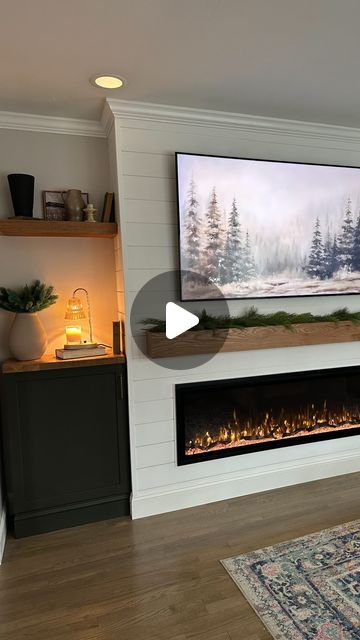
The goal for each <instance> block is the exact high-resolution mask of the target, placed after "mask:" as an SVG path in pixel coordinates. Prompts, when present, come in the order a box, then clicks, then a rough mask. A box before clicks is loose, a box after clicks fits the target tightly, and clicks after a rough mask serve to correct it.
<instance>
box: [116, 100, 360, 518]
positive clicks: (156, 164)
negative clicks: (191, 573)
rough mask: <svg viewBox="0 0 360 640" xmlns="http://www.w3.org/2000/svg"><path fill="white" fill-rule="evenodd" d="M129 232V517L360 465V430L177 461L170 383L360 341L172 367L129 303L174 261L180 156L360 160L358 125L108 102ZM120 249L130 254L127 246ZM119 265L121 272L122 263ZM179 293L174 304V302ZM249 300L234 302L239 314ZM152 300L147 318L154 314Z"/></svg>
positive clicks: (307, 359) (343, 351) (123, 280)
mask: <svg viewBox="0 0 360 640" xmlns="http://www.w3.org/2000/svg"><path fill="white" fill-rule="evenodd" d="M111 109H112V111H113V113H114V117H115V127H114V129H113V131H112V134H111V135H112V139H113V146H114V148H115V150H116V162H117V179H118V189H119V194H120V218H121V220H120V222H121V230H122V239H121V242H120V243H119V245H122V248H121V246H119V248H118V251H117V254H118V255H117V259H118V290H119V304H120V313H121V316H120V317H121V318H123V317H124V316H123V313H124V309H123V305H124V304H125V308H126V332H127V356H128V376H129V402H130V437H131V457H132V481H133V499H132V511H133V517H142V516H145V515H149V514H153V513H159V512H162V511H170V510H174V509H179V508H182V507H188V506H193V505H196V504H201V503H204V502H210V501H212V500H219V499H224V498H229V497H234V496H237V495H242V494H247V493H252V492H255V491H261V490H265V489H270V488H274V487H280V486H283V485H288V484H293V483H298V482H305V481H307V480H311V479H317V478H322V477H327V476H331V475H338V474H343V473H348V472H352V471H355V470H359V469H360V437H359V436H353V437H349V438H345V439H340V440H333V441H327V442H320V443H312V444H306V445H302V446H295V447H290V448H285V449H280V450H279V449H278V450H275V451H266V452H259V453H253V454H249V455H246V456H238V457H233V458H229V459H224V460H214V461H210V462H202V463H199V464H195V465H189V466H183V467H178V466H177V464H176V443H175V421H174V387H175V384H176V383H180V382H194V381H197V380H210V379H221V378H232V377H241V376H248V375H257V374H266V373H277V372H287V371H298V370H307V369H321V368H325V367H339V366H344V365H352V364H358V363H359V361H360V345H359V344H357V343H352V344H339V345H336V344H335V345H317V346H313V347H302V348H300V347H297V348H291V349H274V350H263V351H262V350H259V351H249V352H242V353H225V354H218V355H216V356H215V357H214V358H213V359H212V360H211V361H210V362H208V363H207V364H204V365H202V366H199V367H198V368H196V369H188V370H184V371H171V370H169V369H165V368H163V367H160V366H159V365H158V364H157V363H156V362H152V361H150V360H148V359H147V358H145V357H144V356H143V355H142V354H141V352H140V351H139V350H138V348H137V347H136V345H135V344H134V342H133V340H132V338H131V330H130V325H129V315H130V309H131V303H132V301H133V299H134V297H135V295H136V293H137V291H138V290H139V288H140V287H141V286H143V285H144V284H145V283H146V282H147V281H148V280H149V279H150V278H151V277H153V276H155V275H157V274H159V273H162V272H164V271H167V270H169V269H176V268H177V259H178V257H177V218H176V204H175V160H174V152H175V151H183V152H194V153H209V154H215V155H216V154H219V155H229V156H240V157H253V158H267V159H274V160H276V159H278V160H294V161H305V162H320V163H321V162H324V163H334V164H345V165H346V164H348V165H355V166H357V165H359V166H360V132H359V131H354V132H351V130H347V129H343V128H340V127H336V128H331V127H327V126H321V125H306V124H305V125H303V124H301V123H288V122H286V121H276V120H264V119H261V118H244V117H239V116H233V115H232V116H227V115H226V114H217V113H212V112H200V111H197V110H185V109H183V110H182V109H177V108H176V109H175V108H167V107H159V106H156V105H155V106H151V105H147V106H142V105H139V104H135V103H134V104H131V103H122V102H112V103H111ZM121 252H122V253H121ZM122 266H123V269H122ZM176 299H177V296H176V293H175V291H172V292H169V300H174V301H176ZM340 304H341V305H347V306H348V307H349V308H350V309H358V308H359V299H358V297H357V296H350V297H342V298H341V299H340V301H339V299H336V298H329V297H328V298H314V299H311V298H303V299H287V300H283V301H281V300H280V301H279V300H264V301H262V302H261V301H259V303H258V304H257V306H258V307H259V308H260V309H261V310H264V311H270V310H276V309H279V308H283V309H287V310H289V311H296V310H297V311H300V310H309V311H314V312H320V313H321V312H324V313H325V312H326V311H328V310H333V309H334V308H336V307H338V306H339V305H340ZM248 305H249V302H247V303H245V302H242V301H236V302H231V303H230V309H231V311H234V312H235V311H240V310H241V309H243V308H244V307H245V306H248ZM153 314H154V309H153V307H152V300H151V298H149V302H148V305H147V308H144V310H143V317H146V316H149V315H153Z"/></svg>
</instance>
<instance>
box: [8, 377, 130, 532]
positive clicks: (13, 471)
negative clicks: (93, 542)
mask: <svg viewBox="0 0 360 640" xmlns="http://www.w3.org/2000/svg"><path fill="white" fill-rule="evenodd" d="M125 368H126V365H125V364H116V365H104V364H102V365H101V366H91V367H90V366H89V367H86V366H85V367H84V366H81V367H80V366H79V367H74V368H68V369H61V367H59V368H57V369H55V370H50V371H35V372H21V373H11V374H3V375H2V380H1V381H2V385H1V387H2V389H1V390H2V393H1V404H2V439H3V458H4V460H3V462H4V468H5V481H6V493H7V503H8V511H9V515H10V520H11V525H12V528H13V530H14V533H15V536H16V537H21V536H26V535H31V534H34V533H41V532H44V531H51V530H53V529H58V528H62V527H67V526H73V525H77V524H82V523H85V522H91V521H94V520H101V519H105V518H110V517H114V516H118V515H125V514H128V513H129V497H130V464H129V442H128V415H127V398H126V369H125Z"/></svg>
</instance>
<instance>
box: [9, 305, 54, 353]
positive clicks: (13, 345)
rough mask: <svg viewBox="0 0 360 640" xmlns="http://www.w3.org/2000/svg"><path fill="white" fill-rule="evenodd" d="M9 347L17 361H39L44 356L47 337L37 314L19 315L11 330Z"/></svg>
mask: <svg viewBox="0 0 360 640" xmlns="http://www.w3.org/2000/svg"><path fill="white" fill-rule="evenodd" d="M9 347H10V351H11V353H12V355H13V356H14V358H16V359H17V360H37V359H38V358H41V356H42V355H44V353H45V351H46V347H47V337H46V333H45V331H44V327H43V326H42V323H41V321H40V319H39V316H38V314H37V313H17V314H16V316H15V319H14V322H13V324H12V327H11V329H10V335H9Z"/></svg>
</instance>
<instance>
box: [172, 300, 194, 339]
mask: <svg viewBox="0 0 360 640" xmlns="http://www.w3.org/2000/svg"><path fill="white" fill-rule="evenodd" d="M197 324H199V318H198V317H197V316H195V315H194V314H193V313H190V311H186V309H183V308H182V307H179V305H178V304H175V303H174V302H168V303H167V305H166V337H167V338H169V340H172V339H173V338H176V337H177V336H179V335H180V334H181V333H185V331H187V330H188V329H191V328H192V327H195V326H196V325H197Z"/></svg>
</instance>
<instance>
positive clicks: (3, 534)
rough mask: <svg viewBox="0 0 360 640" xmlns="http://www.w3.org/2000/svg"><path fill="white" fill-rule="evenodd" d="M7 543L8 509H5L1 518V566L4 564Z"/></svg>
mask: <svg viewBox="0 0 360 640" xmlns="http://www.w3.org/2000/svg"><path fill="white" fill-rule="evenodd" d="M5 543H6V509H5V507H3V510H2V513H1V518H0V564H1V563H2V559H3V556H4V551H5Z"/></svg>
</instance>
